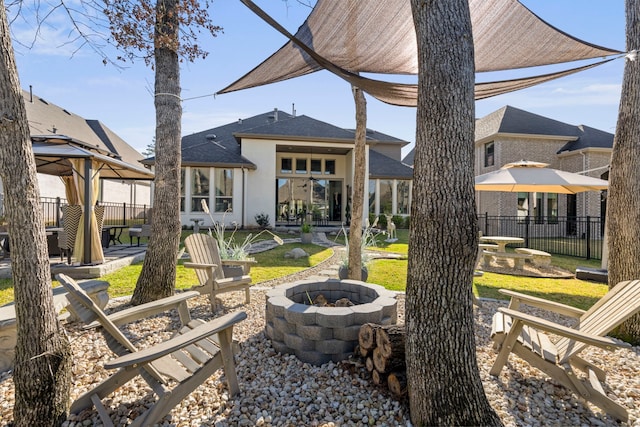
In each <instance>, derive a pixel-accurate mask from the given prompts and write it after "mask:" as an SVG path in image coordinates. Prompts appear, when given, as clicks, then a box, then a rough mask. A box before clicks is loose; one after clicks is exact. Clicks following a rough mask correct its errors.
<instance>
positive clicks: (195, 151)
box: [143, 109, 413, 227]
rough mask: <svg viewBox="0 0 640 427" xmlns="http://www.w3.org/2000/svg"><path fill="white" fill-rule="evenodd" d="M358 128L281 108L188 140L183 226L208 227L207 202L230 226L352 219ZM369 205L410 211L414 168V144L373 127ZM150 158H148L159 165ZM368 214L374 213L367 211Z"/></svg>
mask: <svg viewBox="0 0 640 427" xmlns="http://www.w3.org/2000/svg"><path fill="white" fill-rule="evenodd" d="M354 138H355V132H354V131H353V130H349V129H342V128H339V127H336V126H333V125H331V124H329V123H325V122H322V121H319V120H316V119H313V118H311V117H307V116H304V115H301V116H295V115H291V114H287V113H285V112H283V111H280V110H278V109H274V110H273V111H270V112H268V113H264V114H260V115H257V116H254V117H251V118H248V119H239V120H238V121H236V122H233V123H229V124H227V125H224V126H220V127H217V128H214V129H209V130H206V131H202V132H198V133H195V134H192V135H188V136H185V137H183V138H182V189H181V191H182V194H181V197H182V200H181V212H182V215H181V218H182V224H183V225H187V226H189V225H193V224H194V220H197V221H201V223H202V224H203V225H204V226H208V225H211V219H210V218H209V216H208V215H207V214H205V213H204V211H203V208H202V201H203V200H204V201H206V202H207V205H208V206H209V210H210V212H211V215H212V217H213V218H214V220H216V221H224V222H225V224H227V225H228V224H230V223H232V222H236V223H238V224H239V225H241V226H247V227H253V226H256V225H257V221H256V216H257V215H260V214H264V215H268V216H269V220H270V224H271V225H272V226H274V225H281V224H299V223H300V220H301V219H302V218H303V217H304V218H305V219H306V220H310V221H313V223H315V224H316V225H340V224H342V223H343V222H347V221H348V220H349V218H350V213H351V207H352V204H353V202H352V200H351V194H352V191H351V190H352V187H353V171H354V168H355V167H356V166H355V165H354V157H353V148H354ZM366 142H367V146H366V157H367V159H368V160H367V163H366V164H365V165H364V167H365V168H366V177H367V178H366V180H367V182H366V188H368V189H369V194H368V195H367V194H365V200H363V202H364V203H368V205H369V210H370V212H373V213H375V214H385V213H386V214H397V215H408V214H409V211H410V205H409V201H410V197H411V178H412V175H413V170H412V169H411V168H410V167H408V166H406V165H404V164H402V163H401V162H400V158H401V149H402V147H403V146H405V145H406V144H407V143H408V142H407V141H403V140H400V139H398V138H394V137H392V136H389V135H384V134H382V133H379V132H375V131H371V130H367V141H366ZM153 162H154V159H153V158H149V159H146V160H144V161H143V163H147V164H151V165H152V164H153ZM365 216H366V215H365Z"/></svg>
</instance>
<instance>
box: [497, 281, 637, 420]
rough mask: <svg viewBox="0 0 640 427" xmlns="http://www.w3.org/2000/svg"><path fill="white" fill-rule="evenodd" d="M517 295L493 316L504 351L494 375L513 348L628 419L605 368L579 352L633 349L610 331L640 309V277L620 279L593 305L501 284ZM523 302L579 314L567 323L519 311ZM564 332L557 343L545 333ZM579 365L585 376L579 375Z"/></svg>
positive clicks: (618, 417)
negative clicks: (610, 388)
mask: <svg viewBox="0 0 640 427" xmlns="http://www.w3.org/2000/svg"><path fill="white" fill-rule="evenodd" d="M500 292H501V293H503V294H505V295H508V296H510V297H511V302H510V303H509V307H508V308H499V309H498V312H497V313H496V314H495V315H494V316H493V326H492V331H491V337H492V339H493V341H494V348H495V349H496V350H498V351H499V352H498V356H497V357H496V361H495V363H494V364H493V367H492V368H491V371H490V373H491V375H495V376H497V375H499V374H500V371H501V370H502V368H503V366H504V365H505V364H506V363H507V359H508V358H509V354H510V353H514V354H516V355H518V356H519V357H520V358H522V359H523V360H525V361H526V362H528V363H529V364H530V365H531V366H533V367H535V368H538V369H540V370H541V371H543V372H544V373H546V374H547V375H549V376H550V377H551V378H553V379H554V380H555V381H557V382H559V383H560V384H562V385H563V386H565V387H566V388H568V389H569V390H571V391H572V392H574V393H575V394H577V395H578V396H581V397H582V398H584V399H585V400H588V401H590V402H591V403H593V404H594V405H596V406H598V407H600V408H602V409H603V410H604V411H605V412H607V413H609V414H611V415H612V416H613V417H615V418H617V419H619V420H621V421H627V419H628V414H627V411H626V409H625V408H624V407H623V406H621V405H620V404H618V403H616V402H614V401H613V400H612V399H611V398H610V397H609V396H607V394H606V392H605V390H604V387H603V384H602V383H604V381H605V379H606V376H605V371H604V370H603V369H601V368H599V367H597V366H595V365H593V364H592V363H590V362H588V361H587V360H585V359H583V358H581V357H580V356H579V354H580V352H581V351H582V350H584V349H585V348H587V347H588V346H598V347H602V348H604V349H607V350H615V349H616V348H628V347H630V345H629V344H627V343H624V342H622V341H619V340H615V339H613V338H610V337H606V336H605V335H606V334H607V333H608V332H610V331H611V330H613V329H614V328H616V327H617V326H618V325H620V324H621V323H622V322H624V321H625V320H627V319H628V318H630V317H631V316H633V315H634V314H636V313H638V312H640V280H631V281H625V282H620V283H618V284H617V285H616V286H614V287H613V288H612V289H611V290H610V291H609V292H608V293H607V294H606V295H605V296H604V297H602V298H601V299H600V300H599V301H598V302H596V303H595V304H594V305H593V306H592V307H591V308H590V309H589V310H587V311H584V310H580V309H577V308H574V307H571V306H567V305H564V304H560V303H556V302H553V301H547V300H544V299H541V298H536V297H532V296H529V295H523V294H520V293H517V292H513V291H508V290H504V289H501V290H500ZM521 304H526V305H529V306H532V307H537V308H541V309H544V310H548V311H552V312H555V313H558V314H561V315H564V316H568V317H572V318H574V319H576V322H575V326H573V327H566V326H563V325H560V324H557V323H553V322H551V321H549V320H546V319H543V318H539V317H535V316H532V315H529V314H525V313H523V312H521V311H518V310H519V308H520V305H521ZM544 332H548V333H551V334H553V335H556V336H558V337H559V339H558V340H557V341H555V342H552V341H551V340H550V339H549V338H548V336H547V335H546V334H545V333H544ZM574 368H575V369H576V370H579V371H582V372H583V373H584V376H578V375H577V374H576V372H575V371H574Z"/></svg>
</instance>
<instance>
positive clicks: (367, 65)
mask: <svg viewBox="0 0 640 427" xmlns="http://www.w3.org/2000/svg"><path fill="white" fill-rule="evenodd" d="M241 1H242V2H243V3H244V4H245V5H247V7H249V8H250V9H251V10H252V11H253V12H255V13H256V14H258V15H259V16H260V17H261V18H262V19H264V20H265V21H266V22H268V23H269V24H270V25H271V26H273V27H274V28H275V29H277V30H278V31H280V32H281V33H282V34H284V35H285V36H286V37H288V38H289V40H290V41H289V42H288V43H286V44H285V45H284V46H283V47H282V48H280V49H279V50H278V51H277V52H275V53H274V54H273V55H271V56H270V57H269V58H268V59H266V60H265V61H264V62H262V63H261V64H260V65H258V66H257V67H256V68H254V69H253V70H251V71H250V72H249V73H247V74H246V75H244V76H243V77H241V78H240V79H239V80H237V81H236V82H234V83H232V84H231V85H229V86H227V87H226V88H224V89H222V90H221V91H220V92H218V93H228V92H232V91H236V90H240V89H247V88H251V87H256V86H260V85H264V84H269V83H275V82H279V81H283V80H286V79H290V78H293V77H298V76H302V75H305V74H308V73H311V72H314V71H318V70H320V69H323V68H325V69H328V70H329V71H331V72H333V73H334V74H336V75H338V76H340V77H342V78H344V79H345V80H347V81H349V82H350V83H351V84H353V85H356V86H358V87H361V88H362V89H363V90H365V91H366V92H367V93H369V94H370V95H372V96H374V97H376V98H378V99H380V100H381V101H383V102H387V103H390V104H395V105H406V106H414V105H415V104H416V101H415V97H416V89H417V85H412V84H401V83H391V82H385V81H381V80H375V79H369V78H366V77H362V76H360V75H358V73H382V74H417V72H418V68H417V54H416V52H417V44H416V37H415V30H414V26H413V25H414V24H413V17H412V14H411V6H410V2H409V1H408V0H386V1H384V2H380V1H374V0H358V1H355V0H349V1H346V0H319V1H318V2H317V3H316V6H315V8H314V9H313V11H312V13H311V14H310V15H309V17H308V18H307V20H306V21H305V23H304V24H303V25H302V26H301V27H300V28H299V29H298V32H297V33H296V35H295V36H293V35H291V34H290V33H288V32H287V31H286V30H285V29H284V28H283V27H282V26H280V25H279V24H278V23H277V22H276V21H275V20H273V19H272V18H271V17H269V16H268V15H267V14H266V13H265V12H264V11H262V10H261V9H260V8H258V7H257V6H256V5H255V4H254V3H252V2H251V1H250V0H241ZM469 5H470V8H471V19H472V25H473V36H474V47H475V60H476V71H477V72H483V71H497V70H509V69H517V68H528V67H535V66H539V65H549V64H559V63H565V62H569V61H576V60H583V59H592V58H602V57H604V56H608V55H612V54H620V53H621V52H620V51H617V50H614V49H609V48H604V47H600V46H595V45H593V44H590V43H587V42H584V41H581V40H578V39H576V38H574V37H572V36H570V35H567V34H565V33H564V32H562V31H559V30H557V29H556V28H554V27H553V26H551V25H549V24H548V23H546V22H544V21H543V20H541V19H540V18H539V17H537V16H536V15H535V14H533V13H532V12H531V11H530V10H528V9H527V8H526V7H525V6H523V5H522V4H521V3H519V2H518V1H516V0H470V2H469ZM600 63H602V62H598V63H596V64H590V65H587V66H584V67H586V68H589V67H593V66H595V65H599V64H600ZM584 67H577V68H576V67H573V68H571V69H568V70H562V71H557V72H554V73H550V74H544V75H538V76H533V77H526V78H521V79H515V80H508V81H502V82H487V83H481V84H480V85H482V87H481V88H478V87H476V98H477V99H481V98H485V97H488V96H494V95H498V94H501V93H507V92H511V91H513V90H518V89H522V88H525V87H529V86H532V85H534V84H538V83H542V82H545V81H548V80H551V79H553V78H558V77H562V76H564V75H568V74H572V73H574V72H578V71H581V70H582V69H584Z"/></svg>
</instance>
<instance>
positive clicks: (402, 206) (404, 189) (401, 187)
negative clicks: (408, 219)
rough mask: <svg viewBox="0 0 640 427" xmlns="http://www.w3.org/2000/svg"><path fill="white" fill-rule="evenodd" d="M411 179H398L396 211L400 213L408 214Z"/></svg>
mask: <svg viewBox="0 0 640 427" xmlns="http://www.w3.org/2000/svg"><path fill="white" fill-rule="evenodd" d="M409 187H410V184H409V181H398V185H397V187H396V192H397V194H398V196H397V197H398V206H397V208H396V209H397V211H396V213H397V214H399V215H408V214H409V209H411V207H410V206H409Z"/></svg>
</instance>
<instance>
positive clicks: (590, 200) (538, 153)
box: [403, 106, 613, 234]
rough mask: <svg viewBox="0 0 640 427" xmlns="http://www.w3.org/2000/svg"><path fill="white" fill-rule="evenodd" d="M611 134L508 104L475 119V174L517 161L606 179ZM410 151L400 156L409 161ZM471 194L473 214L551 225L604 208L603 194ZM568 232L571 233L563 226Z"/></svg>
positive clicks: (597, 214) (595, 213) (595, 214)
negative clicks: (547, 165) (529, 220)
mask: <svg viewBox="0 0 640 427" xmlns="http://www.w3.org/2000/svg"><path fill="white" fill-rule="evenodd" d="M612 147H613V134H611V133H608V132H604V131H601V130H598V129H594V128H591V127H588V126H584V125H579V126H574V125H570V124H567V123H562V122H559V121H557V120H553V119H550V118H547V117H543V116H540V115H537V114H533V113H530V112H527V111H524V110H520V109H518V108H514V107H511V106H505V107H502V108H501V109H499V110H497V111H494V112H493V113H491V114H488V115H487V116H485V117H482V118H480V119H477V120H476V132H475V164H474V171H475V175H476V176H477V175H481V174H484V173H487V172H491V171H493V170H496V169H499V168H500V167H502V166H503V165H505V164H507V163H511V162H516V161H519V160H529V161H536V162H543V163H548V164H549V167H550V168H554V169H560V170H564V171H567V172H574V173H581V174H584V175H587V176H592V177H596V178H602V179H607V178H608V171H609V162H610V160H611V150H612ZM413 156H414V152H413V151H411V152H410V153H409V154H408V155H407V156H406V157H405V158H404V160H403V162H404V163H407V164H410V165H413ZM528 200H529V198H528V196H527V194H526V193H506V192H487V191H482V192H476V204H477V212H478V214H488V215H490V216H511V217H516V216H521V217H522V216H526V215H527V213H529V215H530V216H532V217H533V218H534V220H535V222H536V223H538V224H543V223H545V222H549V223H553V222H554V221H555V219H556V218H558V217H563V216H566V217H569V218H571V217H586V216H591V217H600V216H604V213H605V209H606V192H594V191H590V192H585V193H579V194H569V195H565V194H542V193H534V195H532V197H531V204H532V206H529V201H528ZM567 233H568V234H570V233H571V231H570V230H567Z"/></svg>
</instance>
